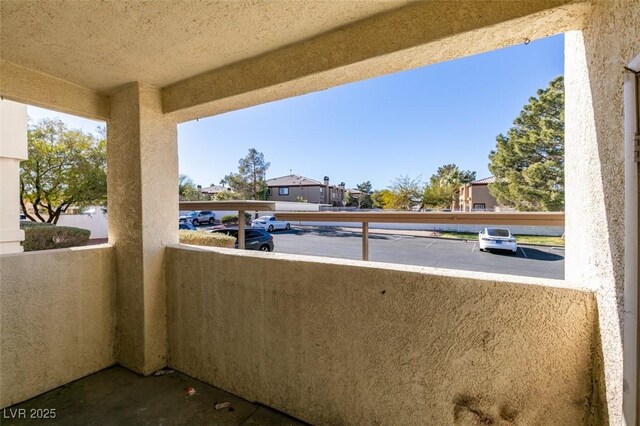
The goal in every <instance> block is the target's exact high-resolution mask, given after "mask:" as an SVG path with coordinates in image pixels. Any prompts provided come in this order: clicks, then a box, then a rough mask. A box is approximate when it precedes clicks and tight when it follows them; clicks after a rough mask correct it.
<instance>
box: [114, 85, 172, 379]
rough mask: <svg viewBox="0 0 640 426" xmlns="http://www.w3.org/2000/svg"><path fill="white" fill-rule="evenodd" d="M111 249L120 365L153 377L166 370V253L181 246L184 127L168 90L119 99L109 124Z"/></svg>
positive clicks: (135, 88) (138, 90)
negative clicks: (166, 105) (166, 107)
mask: <svg viewBox="0 0 640 426" xmlns="http://www.w3.org/2000/svg"><path fill="white" fill-rule="evenodd" d="M107 137H108V142H107V158H108V162H107V175H108V209H109V242H110V243H111V244H113V245H114V246H115V248H116V258H117V291H116V294H117V296H116V304H117V307H116V312H117V343H116V360H117V361H118V362H119V363H120V364H122V365H124V366H125V367H128V368H130V369H132V370H134V371H136V372H139V373H142V374H149V373H151V372H153V371H155V370H156V369H158V368H161V367H164V366H165V364H166V348H167V346H166V336H167V334H166V315H165V313H166V301H165V294H166V289H165V277H164V266H163V260H164V247H165V246H166V245H167V244H172V243H176V242H177V238H178V237H177V223H178V220H177V218H178V193H177V182H178V152H177V128H176V123H175V122H174V121H172V120H170V119H168V118H167V117H165V116H164V115H163V114H162V105H161V96H160V91H159V90H158V89H156V88H154V87H152V86H149V85H146V84H143V83H132V84H129V85H127V86H125V87H123V88H121V89H120V90H119V91H118V92H116V93H115V94H113V95H112V97H111V119H110V120H109V121H108V125H107Z"/></svg>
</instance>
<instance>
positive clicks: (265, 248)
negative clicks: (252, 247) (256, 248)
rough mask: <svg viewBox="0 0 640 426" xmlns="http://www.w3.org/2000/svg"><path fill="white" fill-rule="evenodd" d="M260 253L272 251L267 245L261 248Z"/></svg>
mask: <svg viewBox="0 0 640 426" xmlns="http://www.w3.org/2000/svg"><path fill="white" fill-rule="evenodd" d="M260 251H271V249H270V248H269V246H268V245H266V244H265V245H263V246H260Z"/></svg>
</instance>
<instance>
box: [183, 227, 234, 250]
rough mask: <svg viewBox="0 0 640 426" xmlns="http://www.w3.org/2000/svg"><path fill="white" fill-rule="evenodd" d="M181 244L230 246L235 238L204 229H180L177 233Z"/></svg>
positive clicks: (231, 246)
mask: <svg viewBox="0 0 640 426" xmlns="http://www.w3.org/2000/svg"><path fill="white" fill-rule="evenodd" d="M178 237H179V241H180V243H181V244H191V245H194V246H209V247H230V248H233V245H234V244H235V242H236V239H235V238H233V237H230V236H228V235H224V234H219V233H215V234H212V233H210V232H206V231H187V230H184V229H181V230H180V231H179V234H178Z"/></svg>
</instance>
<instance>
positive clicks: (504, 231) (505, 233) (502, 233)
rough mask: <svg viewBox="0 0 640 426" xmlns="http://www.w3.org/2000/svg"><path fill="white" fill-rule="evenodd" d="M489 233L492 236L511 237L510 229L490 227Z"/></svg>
mask: <svg viewBox="0 0 640 426" xmlns="http://www.w3.org/2000/svg"><path fill="white" fill-rule="evenodd" d="M487 234H489V236H490V237H509V236H510V233H509V230H508V229H495V228H489V229H487Z"/></svg>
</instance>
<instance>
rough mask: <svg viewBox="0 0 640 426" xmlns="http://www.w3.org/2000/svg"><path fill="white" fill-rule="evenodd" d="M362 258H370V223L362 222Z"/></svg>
mask: <svg viewBox="0 0 640 426" xmlns="http://www.w3.org/2000/svg"><path fill="white" fill-rule="evenodd" d="M362 260H369V223H368V222H362Z"/></svg>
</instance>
